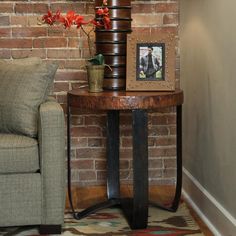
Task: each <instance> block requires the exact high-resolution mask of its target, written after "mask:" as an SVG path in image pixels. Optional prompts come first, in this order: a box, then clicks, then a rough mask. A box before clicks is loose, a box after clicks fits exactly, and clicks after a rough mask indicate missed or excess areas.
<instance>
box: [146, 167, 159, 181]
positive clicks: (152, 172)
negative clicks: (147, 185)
mask: <svg viewBox="0 0 236 236" xmlns="http://www.w3.org/2000/svg"><path fill="white" fill-rule="evenodd" d="M148 176H149V180H151V179H157V178H161V177H162V171H161V169H156V170H150V171H149V172H148Z"/></svg>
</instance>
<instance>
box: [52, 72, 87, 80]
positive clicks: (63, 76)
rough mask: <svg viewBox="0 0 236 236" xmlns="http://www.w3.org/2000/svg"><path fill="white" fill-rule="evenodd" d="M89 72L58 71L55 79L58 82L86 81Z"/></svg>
mask: <svg viewBox="0 0 236 236" xmlns="http://www.w3.org/2000/svg"><path fill="white" fill-rule="evenodd" d="M86 79H87V72H85V71H74V70H72V71H69V70H67V71H58V72H57V74H56V77H55V80H56V81H74V80H75V81H76V80H86Z"/></svg>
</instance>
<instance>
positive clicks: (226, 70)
mask: <svg viewBox="0 0 236 236" xmlns="http://www.w3.org/2000/svg"><path fill="white" fill-rule="evenodd" d="M180 2H181V3H180V6H181V8H180V27H181V30H180V44H181V45H180V52H181V54H180V57H181V67H180V68H181V87H182V88H183V90H184V93H185V102H184V106H183V158H184V168H185V169H186V170H187V171H186V173H189V174H190V175H189V176H190V177H193V179H194V180H195V181H196V182H197V183H199V184H200V185H201V187H202V188H203V189H204V190H206V192H207V193H209V195H210V196H211V197H212V199H214V200H215V201H216V203H217V204H219V206H221V207H222V209H224V210H225V212H226V213H227V214H226V215H227V216H229V220H230V221H231V223H232V224H233V228H234V229H235V226H236V224H235V222H236V221H235V217H236V1H235V0H181V1H180ZM186 192H187V194H189V195H190V196H191V194H192V193H191V190H190V189H187V187H186ZM195 195H196V194H195ZM195 197H196V196H195ZM192 198H194V196H192ZM198 200H199V199H195V201H198ZM208 200H209V199H208ZM201 201H202V200H201ZM206 201H207V200H206ZM203 206H204V204H201V208H204V207H203ZM205 206H206V209H207V203H206V204H205ZM202 210H203V213H204V214H206V215H207V210H206V212H204V209H202ZM209 217H210V216H209ZM226 218H227V217H226ZM212 221H213V223H214V219H212ZM234 224H235V225H234ZM215 226H216V228H218V230H219V231H224V230H225V229H224V227H223V226H222V227H221V226H219V225H215ZM234 232H236V230H235V231H234ZM223 235H224V236H226V235H233V234H230V233H229V232H228V233H227V234H223ZM234 235H236V233H235V234H234Z"/></svg>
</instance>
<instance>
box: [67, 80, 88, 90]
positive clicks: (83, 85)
mask: <svg viewBox="0 0 236 236" xmlns="http://www.w3.org/2000/svg"><path fill="white" fill-rule="evenodd" d="M71 88H72V89H80V88H88V83H87V79H86V82H85V81H83V82H72V83H71Z"/></svg>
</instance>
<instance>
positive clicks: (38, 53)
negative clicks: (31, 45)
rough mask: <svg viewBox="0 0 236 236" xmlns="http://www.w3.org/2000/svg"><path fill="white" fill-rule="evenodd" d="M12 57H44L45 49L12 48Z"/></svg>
mask: <svg viewBox="0 0 236 236" xmlns="http://www.w3.org/2000/svg"><path fill="white" fill-rule="evenodd" d="M11 54H12V58H14V59H17V58H25V57H40V58H42V59H45V58H46V49H41V48H40V49H14V50H12V51H11Z"/></svg>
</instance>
